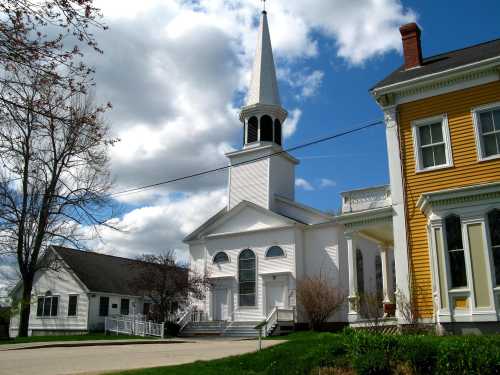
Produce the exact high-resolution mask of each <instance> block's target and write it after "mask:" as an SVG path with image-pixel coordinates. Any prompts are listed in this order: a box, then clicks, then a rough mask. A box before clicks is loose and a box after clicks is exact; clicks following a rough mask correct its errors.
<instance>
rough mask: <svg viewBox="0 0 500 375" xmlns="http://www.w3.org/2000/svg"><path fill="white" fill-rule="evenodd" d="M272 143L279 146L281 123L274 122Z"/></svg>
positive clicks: (278, 121)
mask: <svg viewBox="0 0 500 375" xmlns="http://www.w3.org/2000/svg"><path fill="white" fill-rule="evenodd" d="M274 143H276V144H278V145H280V146H281V121H280V120H278V119H276V120H274Z"/></svg>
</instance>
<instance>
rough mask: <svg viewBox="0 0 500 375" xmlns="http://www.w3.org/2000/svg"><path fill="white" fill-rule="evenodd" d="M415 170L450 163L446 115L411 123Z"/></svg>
mask: <svg viewBox="0 0 500 375" xmlns="http://www.w3.org/2000/svg"><path fill="white" fill-rule="evenodd" d="M413 137H414V143H415V157H416V164H417V171H425V170H432V169H437V168H443V167H449V166H451V165H452V156H451V142H450V135H449V131H448V119H447V117H446V116H439V117H433V118H429V119H424V120H418V121H416V122H415V123H414V124H413Z"/></svg>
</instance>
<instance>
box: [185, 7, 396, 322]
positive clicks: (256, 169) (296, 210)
mask: <svg viewBox="0 0 500 375" xmlns="http://www.w3.org/2000/svg"><path fill="white" fill-rule="evenodd" d="M286 117H287V111H286V110H285V109H284V108H283V107H282V106H281V102H280V96H279V91H278V84H277V79H276V72H275V65H274V60H273V52H272V47H271V40H270V35H269V28H268V23H267V14H266V12H265V11H264V12H262V15H261V20H260V30H259V35H258V43H257V51H256V57H255V62H254V67H253V73H252V81H251V84H250V89H249V93H248V97H247V102H246V105H245V106H244V107H243V108H242V109H241V114H240V120H241V122H242V123H243V125H244V126H243V128H244V137H243V139H244V145H243V148H242V149H241V150H238V151H235V152H231V153H228V154H227V157H228V159H229V164H230V169H229V179H228V205H227V207H225V208H224V209H222V210H221V211H220V212H218V213H217V214H216V215H215V216H213V217H212V218H210V219H209V220H208V221H207V222H205V223H204V224H203V225H201V226H200V227H199V228H198V229H196V230H195V231H194V232H193V233H191V234H189V235H188V236H187V237H186V238H185V240H184V241H185V243H187V244H188V245H189V254H190V261H191V267H192V268H193V269H194V270H197V271H198V272H207V274H208V275H209V277H210V278H211V281H212V288H211V290H210V291H209V293H207V296H206V298H205V299H204V300H202V301H197V303H196V310H197V313H198V320H204V321H228V322H241V323H243V322H260V321H262V320H263V319H268V318H269V317H270V315H272V314H273V313H275V312H276V310H279V309H283V310H291V311H296V312H297V313H298V315H295V316H294V320H295V323H301V322H302V323H304V322H306V318H305V317H304V316H301V315H300V308H298V309H296V307H297V301H296V292H295V291H296V284H297V281H298V280H300V279H301V278H304V277H306V276H311V275H318V274H320V273H321V274H322V275H324V276H325V277H327V278H328V279H329V280H330V282H331V283H332V285H334V286H336V287H338V288H340V289H342V290H345V292H346V293H348V294H349V298H350V301H351V303H350V304H348V303H347V302H346V304H345V306H344V308H343V309H341V310H340V311H338V313H337V314H336V315H335V316H334V317H333V318H332V321H333V322H340V323H344V322H348V321H356V320H357V314H358V311H357V309H356V308H355V306H356V298H357V296H358V292H361V291H366V292H372V293H375V292H377V291H379V292H380V294H381V295H382V294H383V299H384V301H385V302H386V303H389V302H390V301H391V294H392V292H393V289H394V285H393V281H392V279H393V277H392V275H393V273H394V269H393V267H392V266H391V265H392V264H393V256H392V252H391V251H389V250H390V249H391V247H392V208H391V201H390V189H389V188H388V187H386V186H382V187H376V188H372V189H366V190H360V191H354V192H347V193H345V194H344V196H343V214H342V215H340V216H334V215H330V214H327V213H323V212H320V211H318V210H316V209H314V208H311V207H307V206H305V205H302V204H300V203H297V202H296V201H295V200H294V199H295V191H294V190H295V167H296V165H297V164H299V161H298V160H296V159H295V158H294V157H293V156H291V155H290V154H289V153H287V152H286V151H284V150H283V148H282V124H283V123H284V122H285V120H286ZM200 312H201V313H200ZM191 328H193V327H191ZM188 329H189V327H188Z"/></svg>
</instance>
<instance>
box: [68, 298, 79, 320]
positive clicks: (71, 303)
mask: <svg viewBox="0 0 500 375" xmlns="http://www.w3.org/2000/svg"><path fill="white" fill-rule="evenodd" d="M77 310H78V296H77V295H71V296H69V298H68V316H76V315H77V314H76V313H77Z"/></svg>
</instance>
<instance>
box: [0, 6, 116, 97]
mask: <svg viewBox="0 0 500 375" xmlns="http://www.w3.org/2000/svg"><path fill="white" fill-rule="evenodd" d="M101 17H102V15H101V13H100V11H99V9H98V8H96V7H95V6H94V0H39V1H32V0H0V66H2V70H1V71H2V72H5V71H7V72H10V71H13V70H18V69H24V70H29V71H30V72H31V74H37V75H40V74H51V75H52V76H53V80H54V82H55V83H56V84H57V85H60V86H62V87H64V88H66V89H68V88H71V89H72V90H79V91H81V92H84V91H85V88H86V86H87V84H89V78H91V76H92V73H93V69H92V68H90V67H88V66H87V65H85V64H84V62H83V60H82V59H81V57H82V56H83V53H82V48H80V47H81V46H82V45H83V46H85V47H86V48H87V49H93V50H95V51H98V52H102V51H101V50H100V49H99V48H98V45H97V42H96V40H95V38H94V35H93V31H95V30H98V29H106V27H105V26H104V25H103V24H102V23H101V22H100V20H101ZM13 78H14V77H3V76H1V75H0V82H2V83H3V82H10V81H11V80H12V79H13ZM17 83H18V84H20V83H22V81H20V82H17ZM0 103H3V104H10V105H21V103H16V102H13V101H11V100H10V99H9V98H8V97H7V96H4V95H0Z"/></svg>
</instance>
